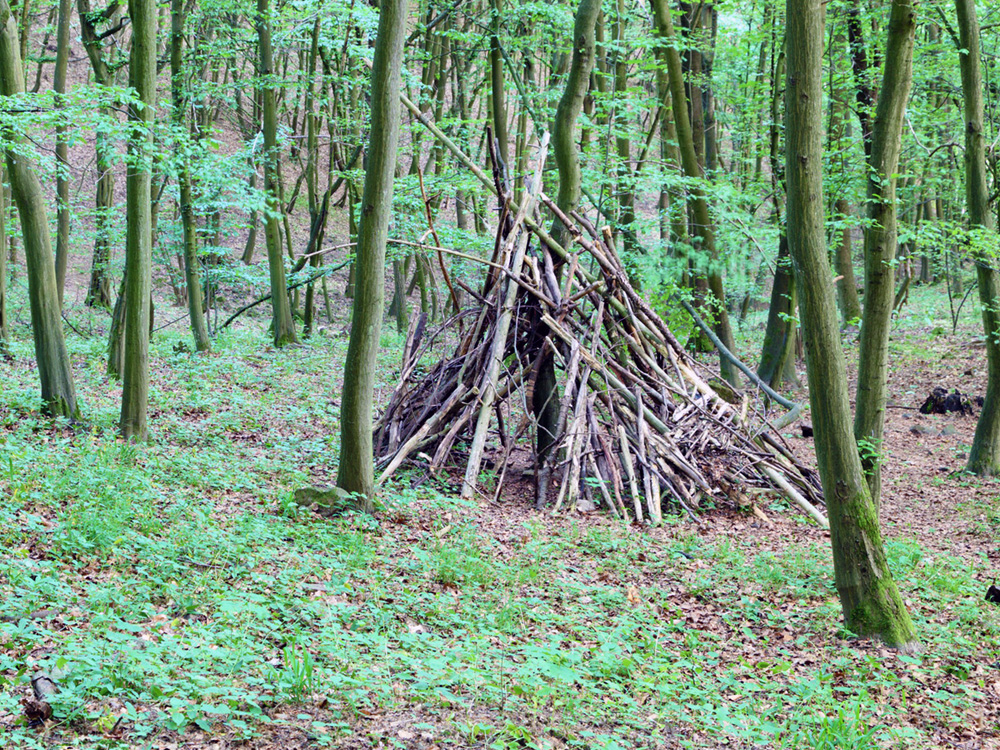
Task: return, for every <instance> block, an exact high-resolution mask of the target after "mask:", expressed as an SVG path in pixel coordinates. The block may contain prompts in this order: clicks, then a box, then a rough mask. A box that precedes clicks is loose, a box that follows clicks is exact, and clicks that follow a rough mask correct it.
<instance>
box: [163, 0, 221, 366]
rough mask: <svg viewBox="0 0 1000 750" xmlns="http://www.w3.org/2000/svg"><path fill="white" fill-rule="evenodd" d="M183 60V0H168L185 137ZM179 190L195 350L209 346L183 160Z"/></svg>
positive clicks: (175, 88) (175, 94)
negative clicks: (169, 0)
mask: <svg viewBox="0 0 1000 750" xmlns="http://www.w3.org/2000/svg"><path fill="white" fill-rule="evenodd" d="M183 61H184V0H171V2H170V91H171V95H172V99H173V120H174V127H175V132H176V134H177V137H178V138H185V137H187V133H188V124H187V114H186V112H187V96H186V95H185V93H184V79H183V70H182V65H183ZM177 183H178V187H179V192H180V212H181V228H182V231H183V234H184V238H183V247H184V279H185V281H186V287H187V306H188V315H189V316H190V318H191V333H192V335H193V336H194V344H195V347H196V348H197V349H198V351H199V352H207V351H208V350H209V349H211V346H212V345H211V342H210V341H209V338H208V326H206V324H205V308H204V306H203V304H202V296H201V262H200V261H199V260H198V228H197V226H196V224H195V216H194V205H193V201H192V198H191V172H190V170H189V167H188V162H187V160H186V159H185V160H183V161H182V163H181V164H180V168H179V169H178V173H177Z"/></svg>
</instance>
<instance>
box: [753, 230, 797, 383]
mask: <svg viewBox="0 0 1000 750" xmlns="http://www.w3.org/2000/svg"><path fill="white" fill-rule="evenodd" d="M797 297H798V295H797V293H796V290H795V273H794V271H793V269H792V262H791V257H790V256H789V254H788V239H787V237H786V236H785V234H782V236H781V238H780V240H779V241H778V261H777V269H776V270H775V272H774V284H773V285H772V287H771V304H770V305H769V306H768V309H767V327H766V328H765V330H764V345H763V347H762V349H761V354H760V365H759V366H758V367H757V374H758V375H759V376H760V378H761V380H763V381H764V382H766V383H767V384H768V385H769V386H771V387H772V388H775V389H776V388H778V387H779V386H780V385H781V383H782V382H786V383H788V384H789V385H795V386H797V385H798V384H799V383H798V377H797V376H796V375H795V332H796V330H797V326H796V325H795V323H794V318H795V305H796V302H797ZM789 370H791V373H790V375H791V377H788V375H789Z"/></svg>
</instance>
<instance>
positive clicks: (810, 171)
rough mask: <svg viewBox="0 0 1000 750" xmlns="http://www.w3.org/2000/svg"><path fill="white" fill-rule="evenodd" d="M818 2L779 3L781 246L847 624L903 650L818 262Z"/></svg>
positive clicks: (911, 637)
mask: <svg viewBox="0 0 1000 750" xmlns="http://www.w3.org/2000/svg"><path fill="white" fill-rule="evenodd" d="M825 7H826V6H825V4H824V3H823V2H821V0H787V21H786V23H787V34H788V43H787V60H788V61H787V65H788V68H787V78H786V88H785V108H786V130H785V133H786V144H785V176H786V180H787V185H788V204H787V206H788V213H787V216H788V247H789V250H790V251H791V255H792V258H793V259H794V262H795V266H796V268H795V272H796V273H795V275H796V279H797V282H798V287H799V296H800V305H801V307H802V325H803V328H804V329H805V338H806V344H807V346H806V362H807V371H808V376H809V401H810V405H811V409H812V420H813V427H814V429H815V441H816V457H817V462H818V465H819V473H820V477H821V479H822V481H823V494H824V497H825V498H826V504H827V508H828V509H829V514H830V536H831V540H832V543H833V568H834V576H835V579H836V584H837V592H838V594H839V595H840V603H841V606H842V607H843V610H844V620H845V622H846V624H847V627H848V628H850V629H851V630H852V631H854V632H856V633H858V634H859V635H872V636H878V637H880V638H881V639H882V640H884V641H885V642H886V643H887V644H888V645H890V646H894V647H899V648H909V647H911V646H912V645H913V644H914V641H915V640H916V635H915V633H914V631H913V625H912V623H911V622H910V616H909V614H908V613H907V611H906V607H905V606H904V604H903V601H902V599H901V598H900V596H899V592H898V591H897V589H896V584H895V583H894V581H893V579H892V574H891V572H890V571H889V567H888V563H887V561H886V557H885V550H884V547H883V544H882V535H881V531H880V529H879V523H878V513H877V511H876V508H875V504H874V503H873V501H872V498H871V494H870V492H869V489H868V485H867V484H866V482H865V477H864V473H863V469H862V466H861V461H860V457H859V455H858V450H857V447H856V445H855V442H854V436H853V435H852V433H851V423H850V402H849V401H848V394H847V370H846V364H845V360H844V352H843V349H842V348H841V343H840V334H839V331H838V327H837V310H836V307H835V305H834V297H833V287H832V285H831V284H830V263H829V260H828V259H827V253H826V240H825V227H824V220H825V216H824V201H823V151H822V130H823V127H822V117H823V113H822V102H823V88H822V70H823V67H822V54H823V21H824V16H825V15H826V12H825Z"/></svg>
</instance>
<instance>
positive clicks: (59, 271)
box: [39, 0, 73, 307]
mask: <svg viewBox="0 0 1000 750" xmlns="http://www.w3.org/2000/svg"><path fill="white" fill-rule="evenodd" d="M72 9H73V4H72V0H59V21H58V25H57V29H58V31H57V33H56V66H55V71H54V73H53V81H52V88H53V90H54V91H55V93H56V95H57V96H58V95H60V94H65V93H66V69H67V67H68V65H69V24H70V14H71V13H72ZM39 69H41V66H39ZM57 102H58V103H60V104H61V102H62V97H61V96H59V98H58V99H57ZM68 150H69V149H68V146H67V144H66V123H65V122H64V121H63V119H62V118H60V119H59V124H58V125H57V126H56V165H57V167H58V170H59V171H58V174H57V175H56V289H57V290H58V291H59V306H60V307H62V303H63V291H64V289H65V287H66V263H67V260H68V258H69V160H68Z"/></svg>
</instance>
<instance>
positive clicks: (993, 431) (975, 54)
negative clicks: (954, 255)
mask: <svg viewBox="0 0 1000 750" xmlns="http://www.w3.org/2000/svg"><path fill="white" fill-rule="evenodd" d="M955 9H956V11H957V12H958V35H959V44H960V45H961V46H962V51H961V52H960V53H959V56H958V57H959V64H960V66H961V70H962V95H963V100H964V103H965V196H966V201H967V202H968V210H969V224H971V225H972V228H973V229H974V230H975V229H977V228H978V229H981V230H984V231H985V232H988V233H989V234H990V235H992V234H993V231H994V228H995V222H994V220H993V212H992V211H991V210H990V203H989V200H990V199H989V190H988V188H987V173H986V138H985V134H984V130H983V73H982V61H981V57H980V44H979V19H978V18H977V17H976V4H975V1H974V0H955ZM976 279H977V281H978V285H979V302H980V304H981V305H982V307H983V330H984V332H985V334H986V368H987V373H988V375H987V380H986V399H985V401H984V403H983V411H982V413H981V414H980V415H979V422H978V423H977V424H976V435H975V437H974V438H973V440H972V449H971V450H970V451H969V463H968V465H967V467H966V468H967V469H968V470H969V471H971V472H972V473H974V474H979V475H983V476H987V475H995V474H1000V338H998V337H1000V274H998V273H997V272H996V271H995V270H994V269H993V268H992V267H991V266H990V265H989V261H988V259H983V261H982V262H979V263H977V264H976Z"/></svg>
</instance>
